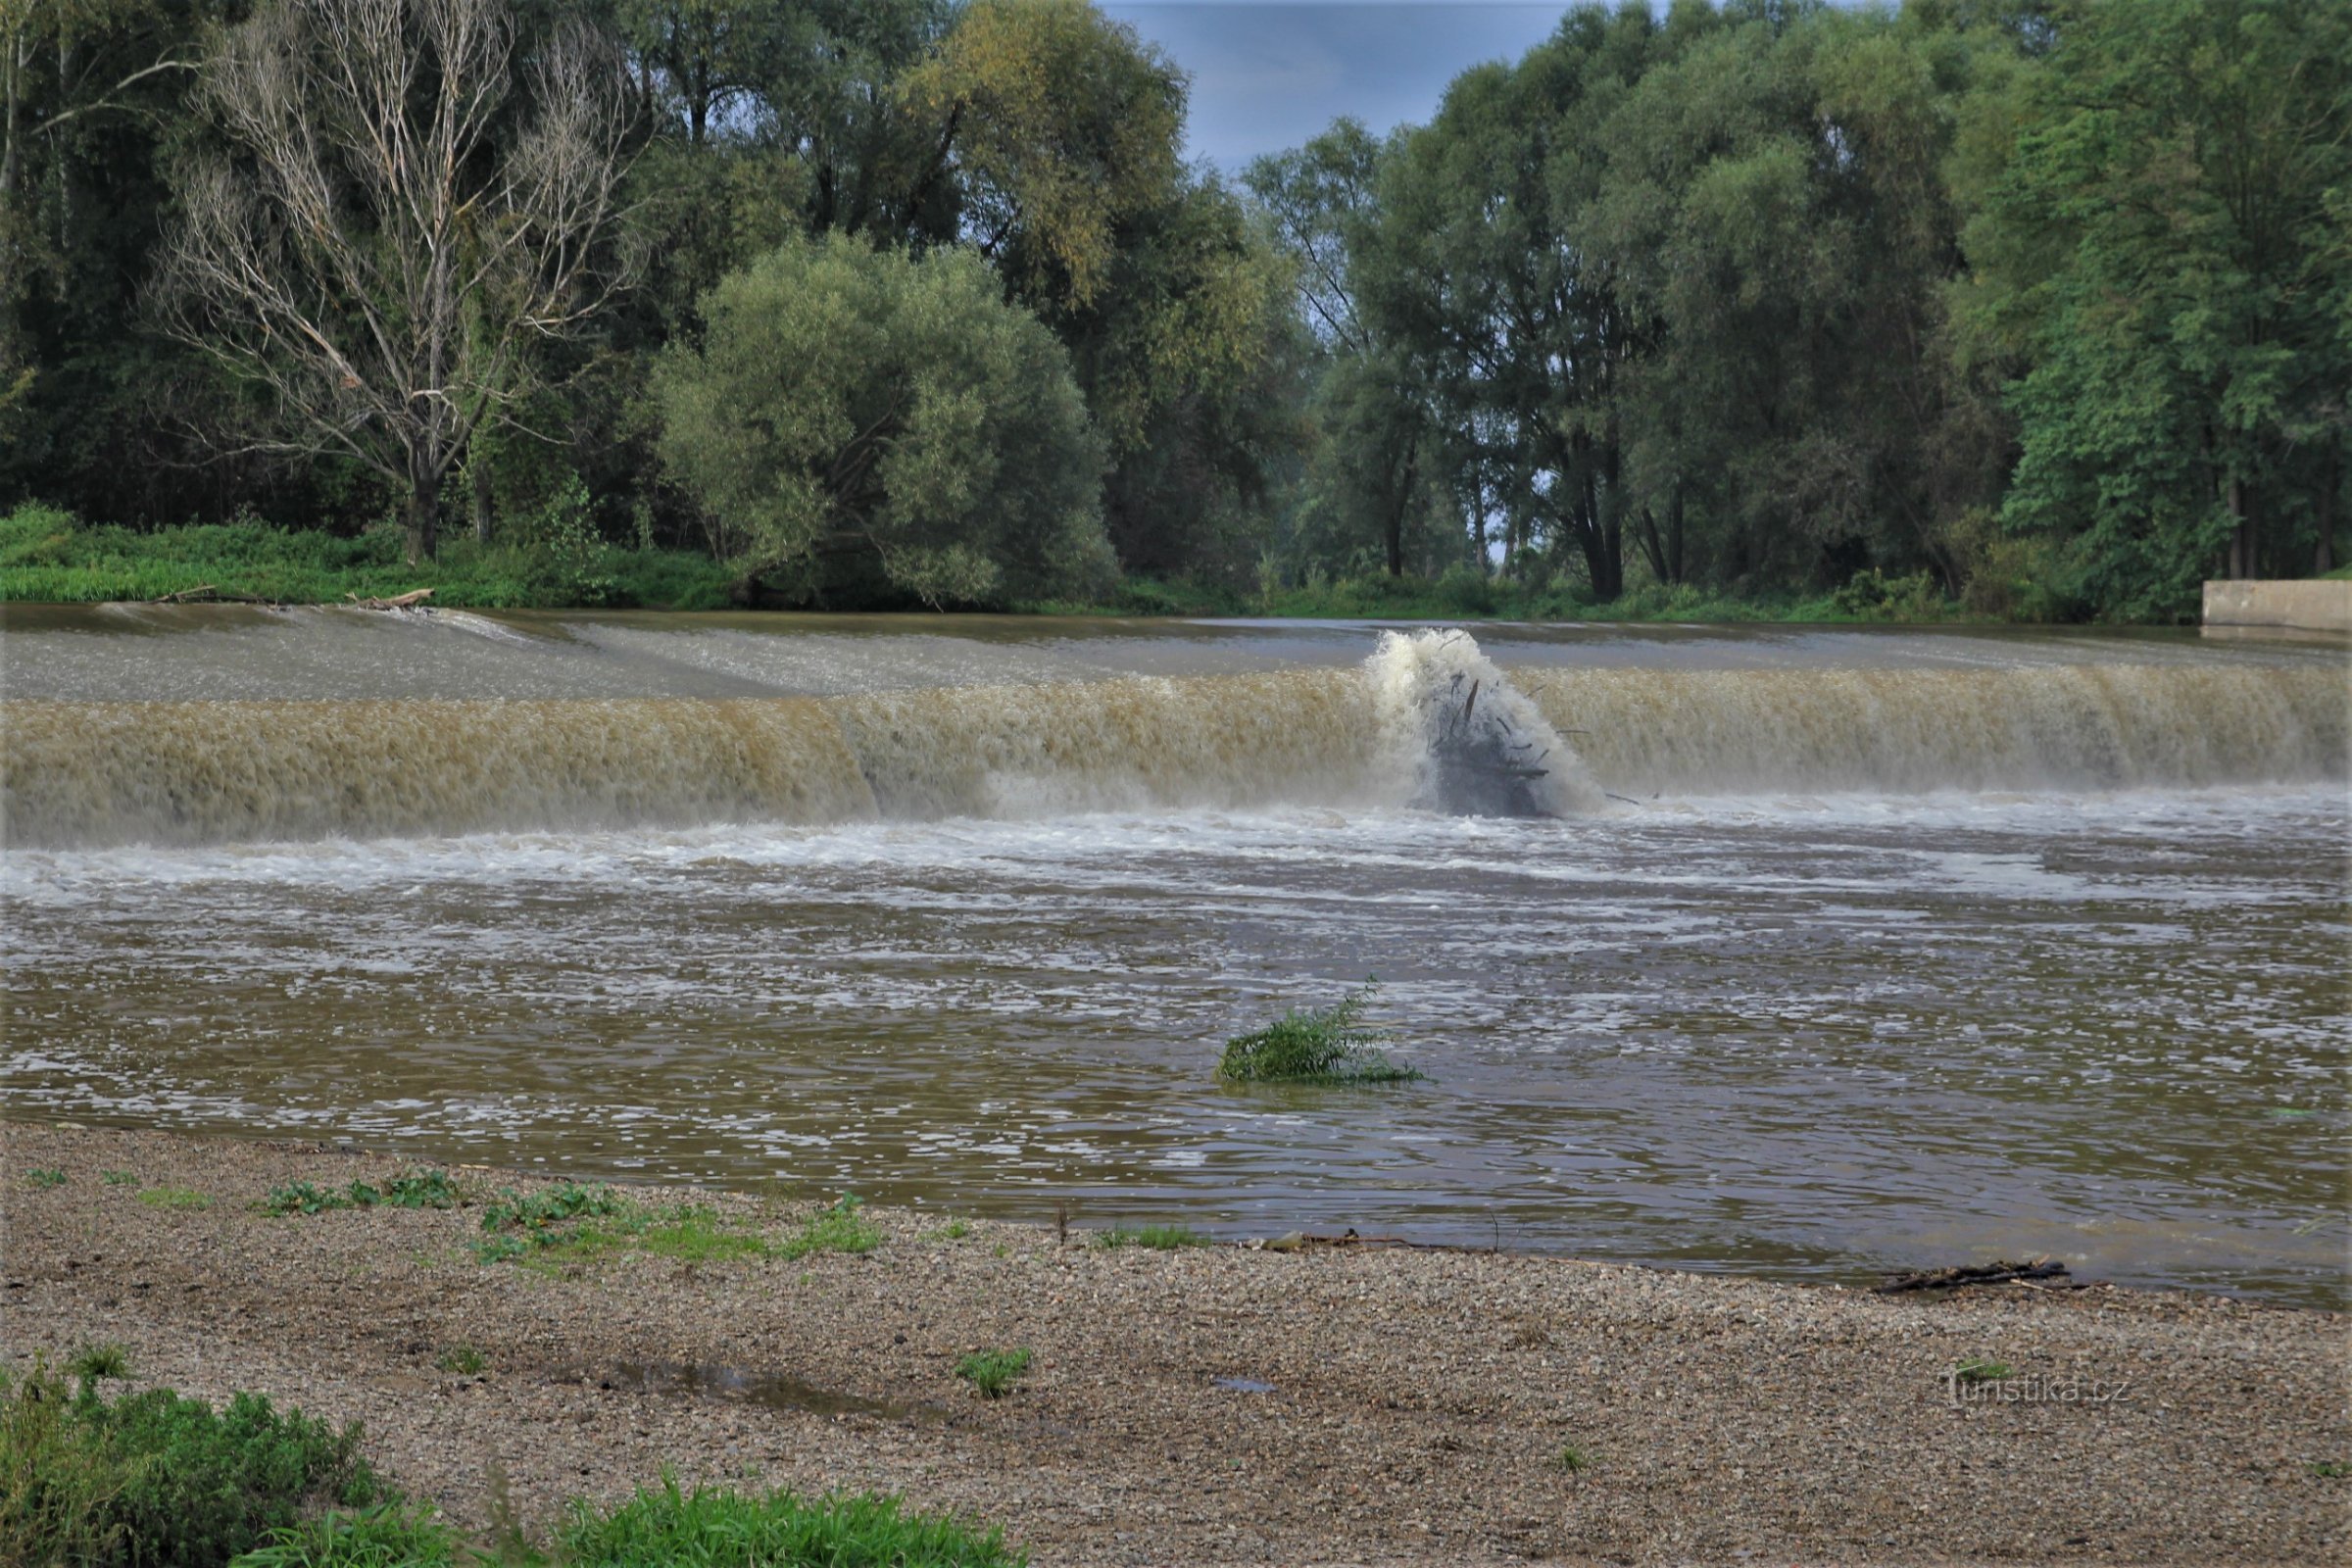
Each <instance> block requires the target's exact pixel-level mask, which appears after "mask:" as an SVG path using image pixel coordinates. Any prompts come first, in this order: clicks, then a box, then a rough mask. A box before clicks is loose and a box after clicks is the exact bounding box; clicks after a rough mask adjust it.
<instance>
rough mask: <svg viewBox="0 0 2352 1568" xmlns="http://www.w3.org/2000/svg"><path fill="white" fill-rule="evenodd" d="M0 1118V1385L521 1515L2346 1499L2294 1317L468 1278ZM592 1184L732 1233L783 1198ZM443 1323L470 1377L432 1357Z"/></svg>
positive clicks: (1219, 1253) (1682, 1512)
mask: <svg viewBox="0 0 2352 1568" xmlns="http://www.w3.org/2000/svg"><path fill="white" fill-rule="evenodd" d="M0 1143H4V1150H0V1152H4V1156H5V1157H4V1158H0V1201H4V1203H5V1208H4V1210H0V1213H4V1220H5V1224H4V1228H0V1275H4V1276H5V1279H4V1282H0V1283H4V1284H5V1289H4V1290H0V1366H8V1367H19V1368H21V1367H23V1366H25V1365H26V1364H28V1362H29V1359H30V1358H31V1357H32V1356H33V1355H35V1354H40V1353H46V1354H48V1355H49V1356H51V1357H52V1358H55V1357H57V1356H59V1355H60V1354H62V1353H64V1352H66V1351H69V1350H70V1349H71V1348H73V1347H75V1346H77V1345H81V1344H84V1343H88V1342H93V1341H109V1340H111V1341H116V1342H119V1343H121V1344H123V1346H125V1347H126V1348H128V1349H129V1351H130V1355H131V1360H132V1362H133V1364H134V1366H135V1367H136V1369H137V1370H138V1372H139V1373H140V1374H141V1377H142V1378H143V1379H144V1380H148V1381H153V1382H158V1383H168V1384H171V1385H173V1386H176V1387H178V1388H180V1389H181V1390H183V1391H186V1392H190V1393H202V1394H207V1395H213V1396H220V1395H222V1394H225V1393H226V1392H227V1391H229V1390H231V1389H235V1388H252V1389H259V1390H262V1391H264V1392H267V1393H269V1394H270V1395H271V1396H272V1397H276V1398H278V1399H279V1400H281V1401H291V1402H294V1403H298V1404H300V1405H302V1406H303V1407H304V1408H305V1409H307V1410H310V1411H313V1412H315V1413H318V1414H321V1415H325V1416H328V1417H330V1418H333V1419H335V1420H338V1421H340V1420H359V1421H361V1422H364V1423H365V1424H366V1427H367V1430H368V1448H369V1450H370V1452H371V1453H372V1454H374V1455H375V1456H376V1458H377V1461H378V1463H379V1464H380V1465H381V1466H382V1467H383V1468H384V1469H385V1470H386V1471H388V1472H389V1473H390V1475H391V1476H392V1477H393V1478H395V1479H396V1480H397V1481H398V1482H400V1483H401V1484H402V1485H404V1486H406V1487H408V1488H409V1489H411V1490H412V1491H414V1492H417V1493H420V1494H423V1495H429V1496H431V1497H433V1498H435V1499H437V1500H438V1501H439V1502H440V1503H441V1505H442V1506H443V1507H444V1508H445V1509H446V1510H447V1511H448V1512H449V1513H450V1514H451V1515H452V1516H453V1517H455V1518H456V1519H458V1520H459V1521H461V1522H464V1523H468V1524H475V1523H479V1522H481V1521H482V1520H484V1519H485V1518H486V1517H487V1514H488V1509H489V1506H490V1494H491V1486H492V1478H493V1476H494V1474H496V1473H501V1472H503V1474H504V1476H505V1478H506V1485H507V1487H508V1489H509V1491H510V1493H511V1495H512V1496H513V1497H514V1498H515V1501H516V1503H517V1504H518V1506H519V1507H520V1509H521V1511H522V1512H523V1514H524V1515H525V1517H526V1518H529V1517H543V1516H544V1515H545V1514H546V1512H547V1511H548V1510H549V1509H550V1508H551V1507H552V1506H553V1505H554V1504H555V1503H556V1502H558V1501H559V1500H560V1499H562V1498H563V1497H564V1496H567V1495H574V1494H594V1495H612V1494H616V1493H618V1494H625V1493H626V1492H627V1491H628V1490H629V1488H630V1487H632V1486H633V1485H635V1484H637V1483H640V1482H644V1481H648V1480H651V1479H652V1478H654V1477H655V1476H656V1475H657V1474H658V1472H659V1470H660V1468H661V1467H662V1465H663V1464H670V1465H673V1466H675V1467H676V1469H677V1470H678V1472H679V1474H680V1475H681V1477H682V1478H683V1479H685V1480H687V1481H689V1482H694V1481H705V1480H725V1479H736V1478H741V1477H744V1476H747V1475H749V1476H757V1477H758V1478H760V1480H761V1481H763V1482H768V1483H785V1484H790V1485H794V1486H797V1487H802V1488H808V1489H821V1488H827V1487H843V1488H884V1489H889V1490H892V1491H897V1492H903V1493H905V1494H907V1495H908V1496H909V1497H910V1498H911V1499H912V1500H913V1501H914V1502H915V1503H916V1504H917V1505H918V1506H921V1507H924V1508H934V1509H948V1510H953V1511H956V1512H960V1513H964V1514H967V1515H972V1516H977V1517H982V1518H986V1519H989V1520H992V1521H995V1522H998V1523H1002V1524H1003V1525H1004V1526H1005V1528H1006V1530H1007V1532H1008V1533H1009V1534H1010V1535H1011V1536H1012V1537H1013V1538H1014V1539H1015V1540H1017V1541H1019V1542H1021V1543H1022V1544H1026V1545H1027V1546H1028V1547H1029V1548H1030V1549H1031V1550H1032V1551H1033V1552H1034V1553H1035V1556H1036V1559H1037V1561H1038V1562H1040V1563H1041V1564H1064V1563H1068V1564H1094V1563H1103V1564H1109V1563H1170V1562H1187V1563H1226V1562H1230V1563H1310V1562H1319V1563H1402V1562H1431V1563H1465V1564H1476V1563H1499V1562H1517V1561H1526V1560H1564V1561H1570V1562H1588V1561H1589V1562H1600V1563H1648V1562H1669V1561H1671V1562H1680V1561H1709V1562H1726V1563H1743V1564H1757V1563H1762V1562H1784V1561H1797V1560H1803V1561H1806V1562H1822V1561H1834V1562H1921V1563H1925V1562H1950V1561H1979V1560H1985V1559H1996V1558H2006V1559H2024V1560H2030V1561H2034V1562H2071V1561H2086V1562H2100V1563H2107V1562H2121V1561H2131V1562H2180V1563H2217V1562H2230V1563H2269V1562H2281V1563H2283V1562H2297V1563H2334V1562H2341V1561H2344V1560H2345V1557H2346V1552H2347V1539H2346V1538H2347V1529H2346V1525H2347V1510H2348V1508H2352V1481H2347V1480H2344V1479H2340V1478H2329V1477H2326V1476H2321V1475H2316V1474H2314V1470H2313V1467H2314V1466H2315V1465H2316V1464H2321V1463H2327V1462H2335V1463H2341V1462H2344V1461H2352V1418H2348V1409H2347V1393H2348V1389H2347V1372H2346V1369H2347V1365H2348V1362H2352V1358H2348V1356H2347V1351H2348V1350H2352V1319H2347V1318H2346V1317H2345V1316H2343V1315H2340V1314H2333V1313H2322V1312H2311V1311H2299V1310H2288V1309H2281V1308H2273V1307H2266V1306H2262V1305H2256V1304H2249V1303H2245V1302H2238V1301H2231V1300H2226V1299H2216V1298H2209V1297H2188V1296H2179V1295H2157V1294H2144V1293H2132V1292H2123V1291H2110V1290H2104V1289H2099V1290H2085V1291H2079V1292H2067V1293H2049V1292H2041V1291H2035V1290H2032V1289H2028V1288H2021V1287H1997V1288H1990V1289H1984V1290H1976V1291H1966V1292H1960V1293H1956V1294H1954V1295H1952V1296H1950V1297H1948V1298H1945V1299H1918V1298H1909V1297H1903V1298H1880V1297H1874V1296H1869V1295H1862V1294H1856V1293H1852V1292H1845V1291H1838V1290H1835V1289H1821V1288H1812V1287H1797V1286H1784V1285H1774V1284H1766V1283H1762V1282H1757V1281H1752V1280H1742V1279H1733V1278H1720V1277H1709V1276H1700V1275H1690V1274H1675V1273H1664V1272H1658V1271H1654V1270H1647V1269H1640V1268H1627V1267H1618V1266H1611V1265H1599V1264H1588V1263H1578V1262H1574V1261H1569V1260H1564V1259H1559V1258H1547V1257H1526V1256H1517V1255H1512V1254H1507V1253H1503V1254H1493V1253H1464V1252H1422V1251H1389V1250H1380V1251H1373V1250H1334V1251H1319V1252H1299V1253H1290V1252H1279V1251H1270V1250H1243V1249H1236V1248H1222V1247H1220V1248H1214V1249H1203V1250H1187V1251H1177V1252H1155V1251H1145V1250H1136V1249H1122V1250H1103V1249H1100V1248H1094V1247H1087V1246H1082V1245H1079V1243H1080V1240H1081V1238H1080V1234H1079V1233H1078V1232H1077V1231H1075V1230H1073V1232H1072V1233H1071V1245H1069V1246H1066V1247H1064V1246H1060V1245H1057V1243H1056V1239H1055V1236H1054V1232H1053V1231H1052V1230H1051V1229H1045V1228H1037V1229H1033V1228H1025V1227H1020V1226H1010V1225H1002V1224H993V1223H988V1222H982V1221H972V1222H969V1229H968V1234H966V1235H964V1236H962V1237H961V1238H960V1239H949V1238H948V1237H946V1236H945V1235H943V1234H942V1233H941V1230H940V1226H941V1220H940V1217H939V1216H937V1215H930V1214H915V1213H910V1212H904V1211H887V1210H875V1211H869V1212H870V1213H871V1215H872V1217H873V1219H874V1221H875V1223H876V1224H877V1225H878V1226H879V1227H880V1229H881V1230H882V1232H883V1233H884V1236H885V1241H884V1243H883V1245H882V1246H881V1247H880V1249H879V1250H876V1251H874V1252H873V1253H871V1254H869V1255H866V1256H861V1257H860V1256H844V1255H838V1254H815V1255H811V1256H809V1257H807V1258H805V1259H801V1260H797V1261H787V1260H785V1259H783V1258H780V1257H766V1258H752V1259H740V1260H734V1261H724V1262H704V1263H692V1264H690V1263H682V1262H679V1261H676V1260H675V1259H671V1258H663V1257H657V1256H652V1255H648V1254H646V1253H644V1252H642V1251H629V1252H621V1253H617V1254H614V1255H610V1256H606V1257H603V1258H600V1259H597V1260H594V1261H591V1262H587V1263H584V1264H574V1265H569V1266H566V1267H563V1268H560V1269H548V1270H541V1269H535V1268H530V1267H524V1266H520V1265H518V1264H516V1263H514V1262H503V1263H493V1264H484V1263H481V1262H477V1261H476V1260H475V1257H474V1255H473V1251H472V1243H473V1242H474V1241H475V1240H476V1239H477V1238H478V1237H479V1235H480V1230H479V1223H480V1215H479V1210H478V1207H468V1208H465V1209H460V1210H455V1211H430V1210H425V1211H398V1210H385V1209H370V1210H360V1211H338V1212H331V1213H325V1214H319V1215H313V1216H307V1217H289V1218H283V1219H273V1218H270V1217H269V1216H267V1215H264V1214H261V1213H259V1212H256V1211H254V1210H253V1209H252V1208H250V1207H249V1206H248V1205H249V1204H250V1203H251V1202H252V1201H254V1200H256V1199H258V1198H260V1197H261V1196H262V1195H263V1194H264V1193H266V1192H267V1191H268V1190H269V1189H270V1187H272V1186H274V1185H277V1184H280V1183H284V1182H291V1181H297V1180H307V1181H312V1182H315V1183H318V1184H319V1185H320V1186H326V1185H329V1184H333V1185H338V1186H339V1185H341V1184H344V1183H347V1182H349V1181H352V1180H353V1179H355V1178H357V1179H365V1180H371V1181H373V1180H380V1179H381V1178H383V1177H386V1176H388V1175H390V1174H392V1173H394V1172H395V1171H396V1170H398V1169H400V1168H402V1166H401V1163H400V1162H399V1161H398V1160H396V1159H394V1158H391V1157H388V1156H385V1155H381V1154H372V1153H364V1152H357V1151H350V1150H336V1149H329V1148H323V1147H321V1146H317V1145H291V1144H283V1143H276V1144H262V1143H249V1142H238V1141H231V1140H222V1139H196V1138H185V1137H180V1136H176V1135H171V1134H163V1133H154V1132H128V1131H115V1130H100V1129H89V1128H75V1127H50V1126H38V1125H33V1124H29V1123H23V1122H11V1123H0ZM36 1170H39V1171H60V1172H63V1173H64V1175H65V1178H66V1180H65V1182H64V1184H63V1185H62V1186H47V1185H42V1184H38V1183H36V1182H35V1181H34V1180H33V1178H32V1174H31V1173H32V1172H34V1171H36ZM110 1171H112V1172H118V1173H123V1172H127V1173H129V1177H130V1178H135V1181H136V1184H137V1185H135V1186H134V1185H132V1182H131V1180H129V1179H125V1178H123V1177H121V1176H118V1178H117V1180H116V1181H115V1182H113V1183H109V1182H108V1181H107V1179H106V1173H107V1172H110ZM460 1175H461V1178H462V1180H463V1181H464V1182H465V1184H466V1187H467V1188H468V1190H469V1191H471V1192H474V1193H477V1194H484V1193H488V1192H489V1191H491V1190H492V1189H494V1188H496V1187H499V1186H502V1185H505V1184H506V1183H507V1182H509V1181H510V1180H516V1178H511V1177H509V1176H507V1175H505V1174H502V1173H492V1172H486V1171H461V1172H460ZM542 1180H543V1179H542ZM174 1189H176V1190H181V1191H182V1192H184V1193H185V1194H194V1195H202V1197H203V1198H205V1199H209V1200H210V1203H209V1206H204V1207H196V1206H192V1205H193V1204H194V1203H195V1201H196V1199H194V1198H190V1197H177V1198H176V1199H175V1198H174V1195H173V1193H172V1190H174ZM635 1196H638V1197H641V1198H643V1199H645V1200H646V1201H655V1202H663V1203H669V1202H677V1201H684V1200H688V1199H691V1200H692V1201H696V1202H701V1203H707V1204H709V1205H711V1206H712V1207H713V1208H714V1209H716V1210H717V1211H718V1212H719V1213H720V1214H721V1215H722V1216H723V1217H724V1218H725V1219H726V1220H727V1221H728V1222H729V1223H730V1224H732V1225H738V1226H742V1227H746V1228H751V1227H758V1228H760V1229H762V1230H764V1231H765V1232H766V1233H767V1234H768V1235H770V1236H771V1237H773V1238H777V1239H781V1238H783V1237H785V1236H787V1235H789V1234H790V1233H791V1232H792V1231H793V1230H794V1229H795V1228H797V1226H798V1225H799V1224H800V1223H801V1222H802V1221H804V1220H805V1219H806V1218H807V1217H808V1216H809V1213H811V1212H812V1211H813V1207H814V1205H811V1204H800V1205H786V1204H776V1203H768V1202H763V1201H759V1200H755V1199H751V1198H746V1197H742V1196H739V1195H729V1194H719V1193H708V1192H692V1193H689V1192H688V1191H686V1190H683V1189H678V1188H662V1189H651V1188H649V1189H641V1190H636V1191H635ZM459 1345H465V1346H469V1347H472V1348H475V1349H477V1350H479V1351H480V1352H481V1354H482V1355H483V1356H484V1357H485V1364H484V1366H483V1369H482V1370H481V1371H480V1372H479V1373H478V1374H473V1375H466V1374H461V1373H456V1372H447V1371H441V1370H437V1365H436V1363H437V1362H439V1361H440V1360H441V1359H442V1357H443V1354H444V1352H445V1351H447V1350H448V1349H450V1348H452V1347H456V1346H459ZM1005 1346H1026V1347H1028V1348H1031V1349H1032V1350H1034V1351H1035V1354H1036V1361H1035V1365H1034V1368H1033V1370H1032V1371H1031V1372H1030V1374H1029V1375H1028V1376H1027V1378H1026V1379H1024V1380H1023V1381H1022V1383H1021V1384H1020V1386H1019V1389H1018V1391H1017V1392H1016V1393H1014V1394H1012V1395H1011V1396H1010V1397H1006V1398H1004V1399H1002V1400H997V1401H993V1402H990V1401H983V1400H980V1399H978V1398H976V1397H973V1396H972V1394H971V1392H970V1391H969V1390H968V1389H967V1388H966V1387H965V1386H964V1385H963V1384H961V1383H959V1382H958V1381H957V1380H956V1377H955V1376H954V1374H953V1370H952V1369H953V1366H954V1363H955V1362H956V1359H957V1358H958V1357H959V1356H961V1355H963V1354H964V1353H966V1352H968V1351H970V1350H973V1349H976V1348H997V1347H1005ZM1971 1357H1988V1358H1993V1359H1997V1360H1999V1361H2002V1362H2005V1363H2008V1364H2009V1366H2011V1367H2012V1368H2014V1370H2015V1374H2016V1380H2013V1381H2012V1382H2010V1383H2008V1384H2006V1385H1994V1386H1991V1387H1989V1388H1986V1389H1985V1390H1984V1391H1983V1392H1982V1395H1981V1397H1976V1398H1971V1399H1966V1400H1961V1401H1958V1402H1955V1399H1954V1397H1953V1389H1952V1385H1950V1384H1949V1383H1948V1382H1947V1379H1946V1374H1947V1373H1948V1372H1949V1370H1950V1369H1951V1368H1952V1367H1953V1366H1954V1365H1955V1364H1956V1363H1959V1362H1961V1361H1964V1360H1966V1359H1969V1358H1971ZM1220 1379H1223V1380H1228V1381H1226V1382H1223V1383H1220V1382H1219V1380H1220ZM2031 1380H2039V1381H2038V1382H2037V1383H2036V1382H2034V1381H2031ZM1267 1385H1270V1387H1266V1386H1267ZM2070 1388H2071V1389H2072V1390H2073V1391H2074V1392H2075V1395H2076V1397H2074V1398H2072V1399H2068V1398H2066V1397H2063V1396H2064V1395H2065V1394H2066V1392H2067V1391H2068V1390H2069V1389H2070ZM2119 1391H2120V1393H2119ZM2003 1394H2007V1395H2010V1396H2012V1397H2007V1398H2004V1397H2001V1396H2002V1395H2003ZM2032 1394H2039V1395H2042V1396H2044V1397H2042V1398H2040V1399H2039V1400H2035V1399H2033V1398H2029V1397H2025V1396H2027V1395H2032ZM2096 1394H2115V1395H2117V1397H2110V1398H2108V1399H2106V1400H2105V1401H2104V1402H2094V1395H2096ZM2051 1396H2056V1397H2051ZM1569 1446H1573V1447H1574V1448H1575V1449H1576V1450H1578V1452H1579V1453H1580V1454H1581V1456H1582V1458H1583V1461H1584V1462H1583V1466H1582V1468H1578V1469H1573V1470H1572V1469H1569V1468H1567V1467H1564V1466H1563V1465H1562V1464H1561V1463H1560V1462H1559V1460H1560V1455H1561V1451H1562V1449H1563V1447H1569Z"/></svg>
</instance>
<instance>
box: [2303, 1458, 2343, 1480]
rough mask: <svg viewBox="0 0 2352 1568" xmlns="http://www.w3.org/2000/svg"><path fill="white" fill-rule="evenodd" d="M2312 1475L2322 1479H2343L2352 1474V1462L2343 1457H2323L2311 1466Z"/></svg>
mask: <svg viewBox="0 0 2352 1568" xmlns="http://www.w3.org/2000/svg"><path fill="white" fill-rule="evenodd" d="M2311 1473H2312V1476H2313V1477H2314V1478H2315V1479H2317V1480H2320V1481H2341V1480H2343V1479H2344V1478H2345V1477H2346V1476H2352V1464H2347V1463H2345V1462H2344V1461H2343V1460H2341V1459H2322V1460H2320V1461H2319V1462H2318V1463H2316V1464H2314V1465H2313V1466H2311Z"/></svg>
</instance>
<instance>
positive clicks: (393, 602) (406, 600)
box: [343, 588, 433, 610]
mask: <svg viewBox="0 0 2352 1568" xmlns="http://www.w3.org/2000/svg"><path fill="white" fill-rule="evenodd" d="M343 597H344V598H346V599H348V600H350V601H351V603H352V606H353V608H354V609H358V610H414V609H416V608H417V606H418V605H421V604H423V603H424V602H425V601H426V600H427V599H430V598H432V597H433V591H432V590H431V589H430V588H412V589H410V590H409V591H408V592H407V593H405V594H395V595H393V596H392V597H391V598H390V599H362V598H361V597H360V596H359V595H358V594H345V595H344V596H343Z"/></svg>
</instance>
